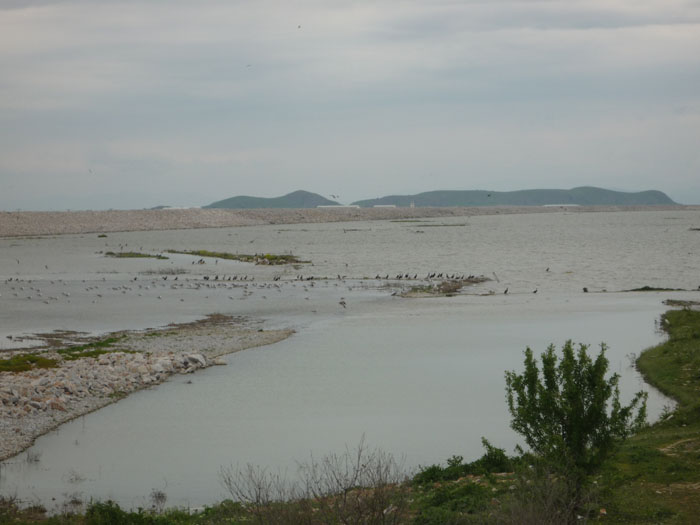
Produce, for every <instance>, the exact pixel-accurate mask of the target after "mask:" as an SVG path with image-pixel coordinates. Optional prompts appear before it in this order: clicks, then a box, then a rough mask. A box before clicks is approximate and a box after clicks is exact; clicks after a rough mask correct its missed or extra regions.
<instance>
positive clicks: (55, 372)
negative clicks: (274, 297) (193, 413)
mask: <svg viewBox="0 0 700 525" xmlns="http://www.w3.org/2000/svg"><path fill="white" fill-rule="evenodd" d="M261 324H262V323H261V322H260V321H252V320H249V319H243V318H236V317H231V316H225V315H220V314H211V315H208V316H207V317H205V318H204V319H201V320H199V321H194V322H191V323H182V324H171V325H168V326H166V327H164V328H156V329H149V330H146V331H121V332H115V333H111V334H107V335H105V336H104V337H100V338H96V339H95V341H104V340H106V339H108V338H113V339H118V343H115V346H118V348H114V349H111V348H110V349H109V350H108V351H105V352H104V353H101V354H99V355H96V356H94V357H80V358H78V359H75V360H68V359H64V360H62V361H60V362H59V363H58V365H59V366H57V367H56V368H43V369H39V368H35V369H33V370H30V371H26V372H0V385H1V386H0V461H5V460H7V459H10V458H12V457H15V456H17V455H18V454H20V453H22V452H23V451H24V450H26V449H27V448H29V447H31V446H32V445H33V444H34V442H35V440H36V439H37V438H38V437H40V436H42V435H44V434H47V433H48V432H50V431H52V430H54V429H56V428H58V427H59V426H60V425H62V424H63V423H67V422H69V421H71V420H73V419H76V418H78V417H80V416H84V415H86V414H89V413H90V412H94V411H96V410H99V409H100V408H102V407H105V406H107V405H110V404H112V403H116V402H117V401H119V400H121V399H123V398H125V397H127V396H128V395H130V394H132V393H134V392H137V391H139V390H143V389H145V388H149V387H151V386H155V385H158V384H160V383H163V382H165V381H167V380H168V378H169V377H170V376H172V375H174V374H178V373H179V374H189V373H194V372H196V371H197V370H200V369H203V368H208V367H210V366H215V365H226V362H225V361H224V360H223V359H221V357H222V356H224V355H228V354H232V353H235V352H240V351H241V350H246V349H249V348H254V347H258V346H265V345H269V344H273V343H276V342H279V341H282V340H284V339H286V338H288V337H290V336H291V335H292V334H293V333H294V330H291V329H281V330H263V329H262V328H261ZM31 352H32V353H39V352H40V353H41V355H42V357H54V358H55V357H58V354H57V352H56V349H53V348H44V349H43V350H37V349H32V350H31ZM12 353H13V354H14V355H19V354H23V353H27V351H26V350H24V351H21V350H20V351H17V350H15V351H13V352H12Z"/></svg>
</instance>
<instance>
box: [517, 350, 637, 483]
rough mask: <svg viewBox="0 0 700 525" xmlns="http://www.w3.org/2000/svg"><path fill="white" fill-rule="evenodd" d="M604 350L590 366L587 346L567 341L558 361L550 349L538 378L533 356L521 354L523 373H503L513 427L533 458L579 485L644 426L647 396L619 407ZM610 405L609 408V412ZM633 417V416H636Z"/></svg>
mask: <svg viewBox="0 0 700 525" xmlns="http://www.w3.org/2000/svg"><path fill="white" fill-rule="evenodd" d="M606 350H607V347H606V346H605V344H602V345H601V349H600V353H599V354H598V357H597V358H596V359H595V361H593V360H592V359H591V358H590V357H589V355H588V346H587V345H583V344H581V345H579V346H578V349H574V344H573V343H572V342H571V341H567V342H566V343H565V344H564V346H563V348H562V358H561V360H558V358H557V353H556V350H555V348H554V345H550V346H549V348H547V350H546V351H545V352H544V353H543V354H542V355H541V359H542V375H541V379H540V370H539V369H538V367H537V361H536V360H535V359H534V357H533V355H532V350H530V348H527V350H525V371H524V372H523V373H522V374H516V373H515V372H506V399H507V401H508V410H509V411H510V414H511V416H512V418H513V419H512V420H511V427H512V428H513V430H515V431H516V432H518V433H519V434H521V435H522V436H523V437H524V438H525V442H526V443H527V445H528V446H529V447H530V449H531V450H532V451H533V453H535V454H536V455H537V456H540V457H541V458H544V459H546V460H548V461H550V462H551V463H552V465H555V466H556V467H558V468H562V469H564V471H565V472H568V473H570V474H569V475H575V476H576V477H577V478H579V479H580V480H583V479H584V478H585V476H588V475H590V474H592V473H594V472H595V471H596V470H598V468H599V467H600V465H602V463H603V461H605V460H606V459H607V457H608V456H609V455H610V454H611V453H612V451H613V449H614V447H615V445H616V444H617V443H618V442H620V441H622V440H624V439H626V438H627V437H628V436H629V435H631V434H632V433H634V432H635V431H637V430H639V429H641V428H642V427H643V426H644V424H645V421H646V393H645V392H638V393H637V394H636V395H635V396H634V399H633V400H632V402H631V403H630V404H629V405H627V406H624V407H623V406H622V405H621V403H620V390H619V388H618V382H619V379H620V376H619V375H618V374H613V375H612V376H611V377H610V378H606V377H605V375H606V374H607V372H608V360H607V358H606V357H605V351H606ZM608 402H610V407H609V406H608ZM635 412H636V413H635Z"/></svg>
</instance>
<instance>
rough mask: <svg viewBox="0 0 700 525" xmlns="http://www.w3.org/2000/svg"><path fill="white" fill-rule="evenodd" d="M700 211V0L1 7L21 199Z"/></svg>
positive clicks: (13, 194) (48, 0) (0, 150)
mask: <svg viewBox="0 0 700 525" xmlns="http://www.w3.org/2000/svg"><path fill="white" fill-rule="evenodd" d="M584 185H585V186H588V185H590V186H600V187H604V188H608V189H615V190H622V191H642V190H648V189H657V190H661V191H664V192H665V193H667V194H668V195H669V196H670V197H671V198H672V199H674V200H675V201H677V202H680V203H684V204H700V0H625V1H621V0H537V1H531V0H510V1H509V0H462V1H455V0H430V1H427V0H420V1H411V0H406V1H398V0H392V1H389V0H370V1H348V0H318V1H314V0H310V1H301V0H285V1H271V0H252V1H246V0H240V1H236V0H199V1H196V2H194V1H191V0H148V1H137V0H121V1H114V0H100V1H99V2H95V1H94V0H83V1H81V0H63V1H61V0H0V210H17V209H22V210H66V209H72V210H79V209H81V210H82V209H95V210H98V209H110V208H114V209H138V208H150V207H153V206H157V205H171V206H184V207H189V206H202V205H206V204H209V203H211V202H214V201H217V200H220V199H224V198H228V197H232V196H235V195H254V196H261V197H275V196H279V195H283V194H286V193H288V192H291V191H294V190H298V189H304V190H307V191H312V192H316V193H319V194H321V195H324V196H326V197H328V196H330V195H331V194H332V195H338V196H339V199H338V200H339V201H341V202H344V203H349V202H352V201H355V200H359V199H364V198H372V197H380V196H384V195H391V194H413V193H419V192H422V191H430V190H470V189H482V190H492V191H508V190H518V189H531V188H573V187H577V186H584Z"/></svg>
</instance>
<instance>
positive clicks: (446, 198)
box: [353, 186, 676, 207]
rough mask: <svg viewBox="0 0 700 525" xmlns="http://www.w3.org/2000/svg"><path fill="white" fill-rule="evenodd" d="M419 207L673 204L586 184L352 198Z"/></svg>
mask: <svg viewBox="0 0 700 525" xmlns="http://www.w3.org/2000/svg"><path fill="white" fill-rule="evenodd" d="M411 203H414V205H415V206H419V207H427V206H434V207H445V206H545V205H548V204H549V205H553V204H569V205H579V206H660V205H674V204H676V203H675V202H673V201H672V200H671V199H670V198H669V197H668V196H667V195H666V194H665V193H663V192H660V191H655V190H651V191H640V192H637V193H626V192H622V191H612V190H605V189H602V188H594V187H592V186H584V187H580V188H573V189H571V190H520V191H483V190H467V191H429V192H425V193H418V194H416V195H389V196H386V197H381V198H379V199H367V200H361V201H356V202H353V204H357V205H358V206H361V207H371V206H376V205H378V204H379V205H381V204H383V205H387V204H393V205H395V206H410V205H411Z"/></svg>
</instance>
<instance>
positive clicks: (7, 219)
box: [0, 206, 700, 237]
mask: <svg viewBox="0 0 700 525" xmlns="http://www.w3.org/2000/svg"><path fill="white" fill-rule="evenodd" d="M683 209H700V206H577V207H565V208H563V207H556V206H550V207H542V206H499V207H495V206H494V207H474V208H465V207H459V208H338V209H328V208H315V209H258V210H225V209H201V208H191V209H165V210H109V211H65V212H31V211H20V212H7V211H5V212H0V237H15V236H24V235H59V234H75V233H100V232H118V231H148V230H178V229H194V228H224V227H233V226H254V225H261V224H299V223H320V222H342V221H361V220H398V219H411V218H421V217H422V218H428V217H456V216H472V215H497V214H514V213H515V214H518V213H556V212H561V211H562V210H566V211H567V212H575V213H584V212H594V211H639V210H683Z"/></svg>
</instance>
